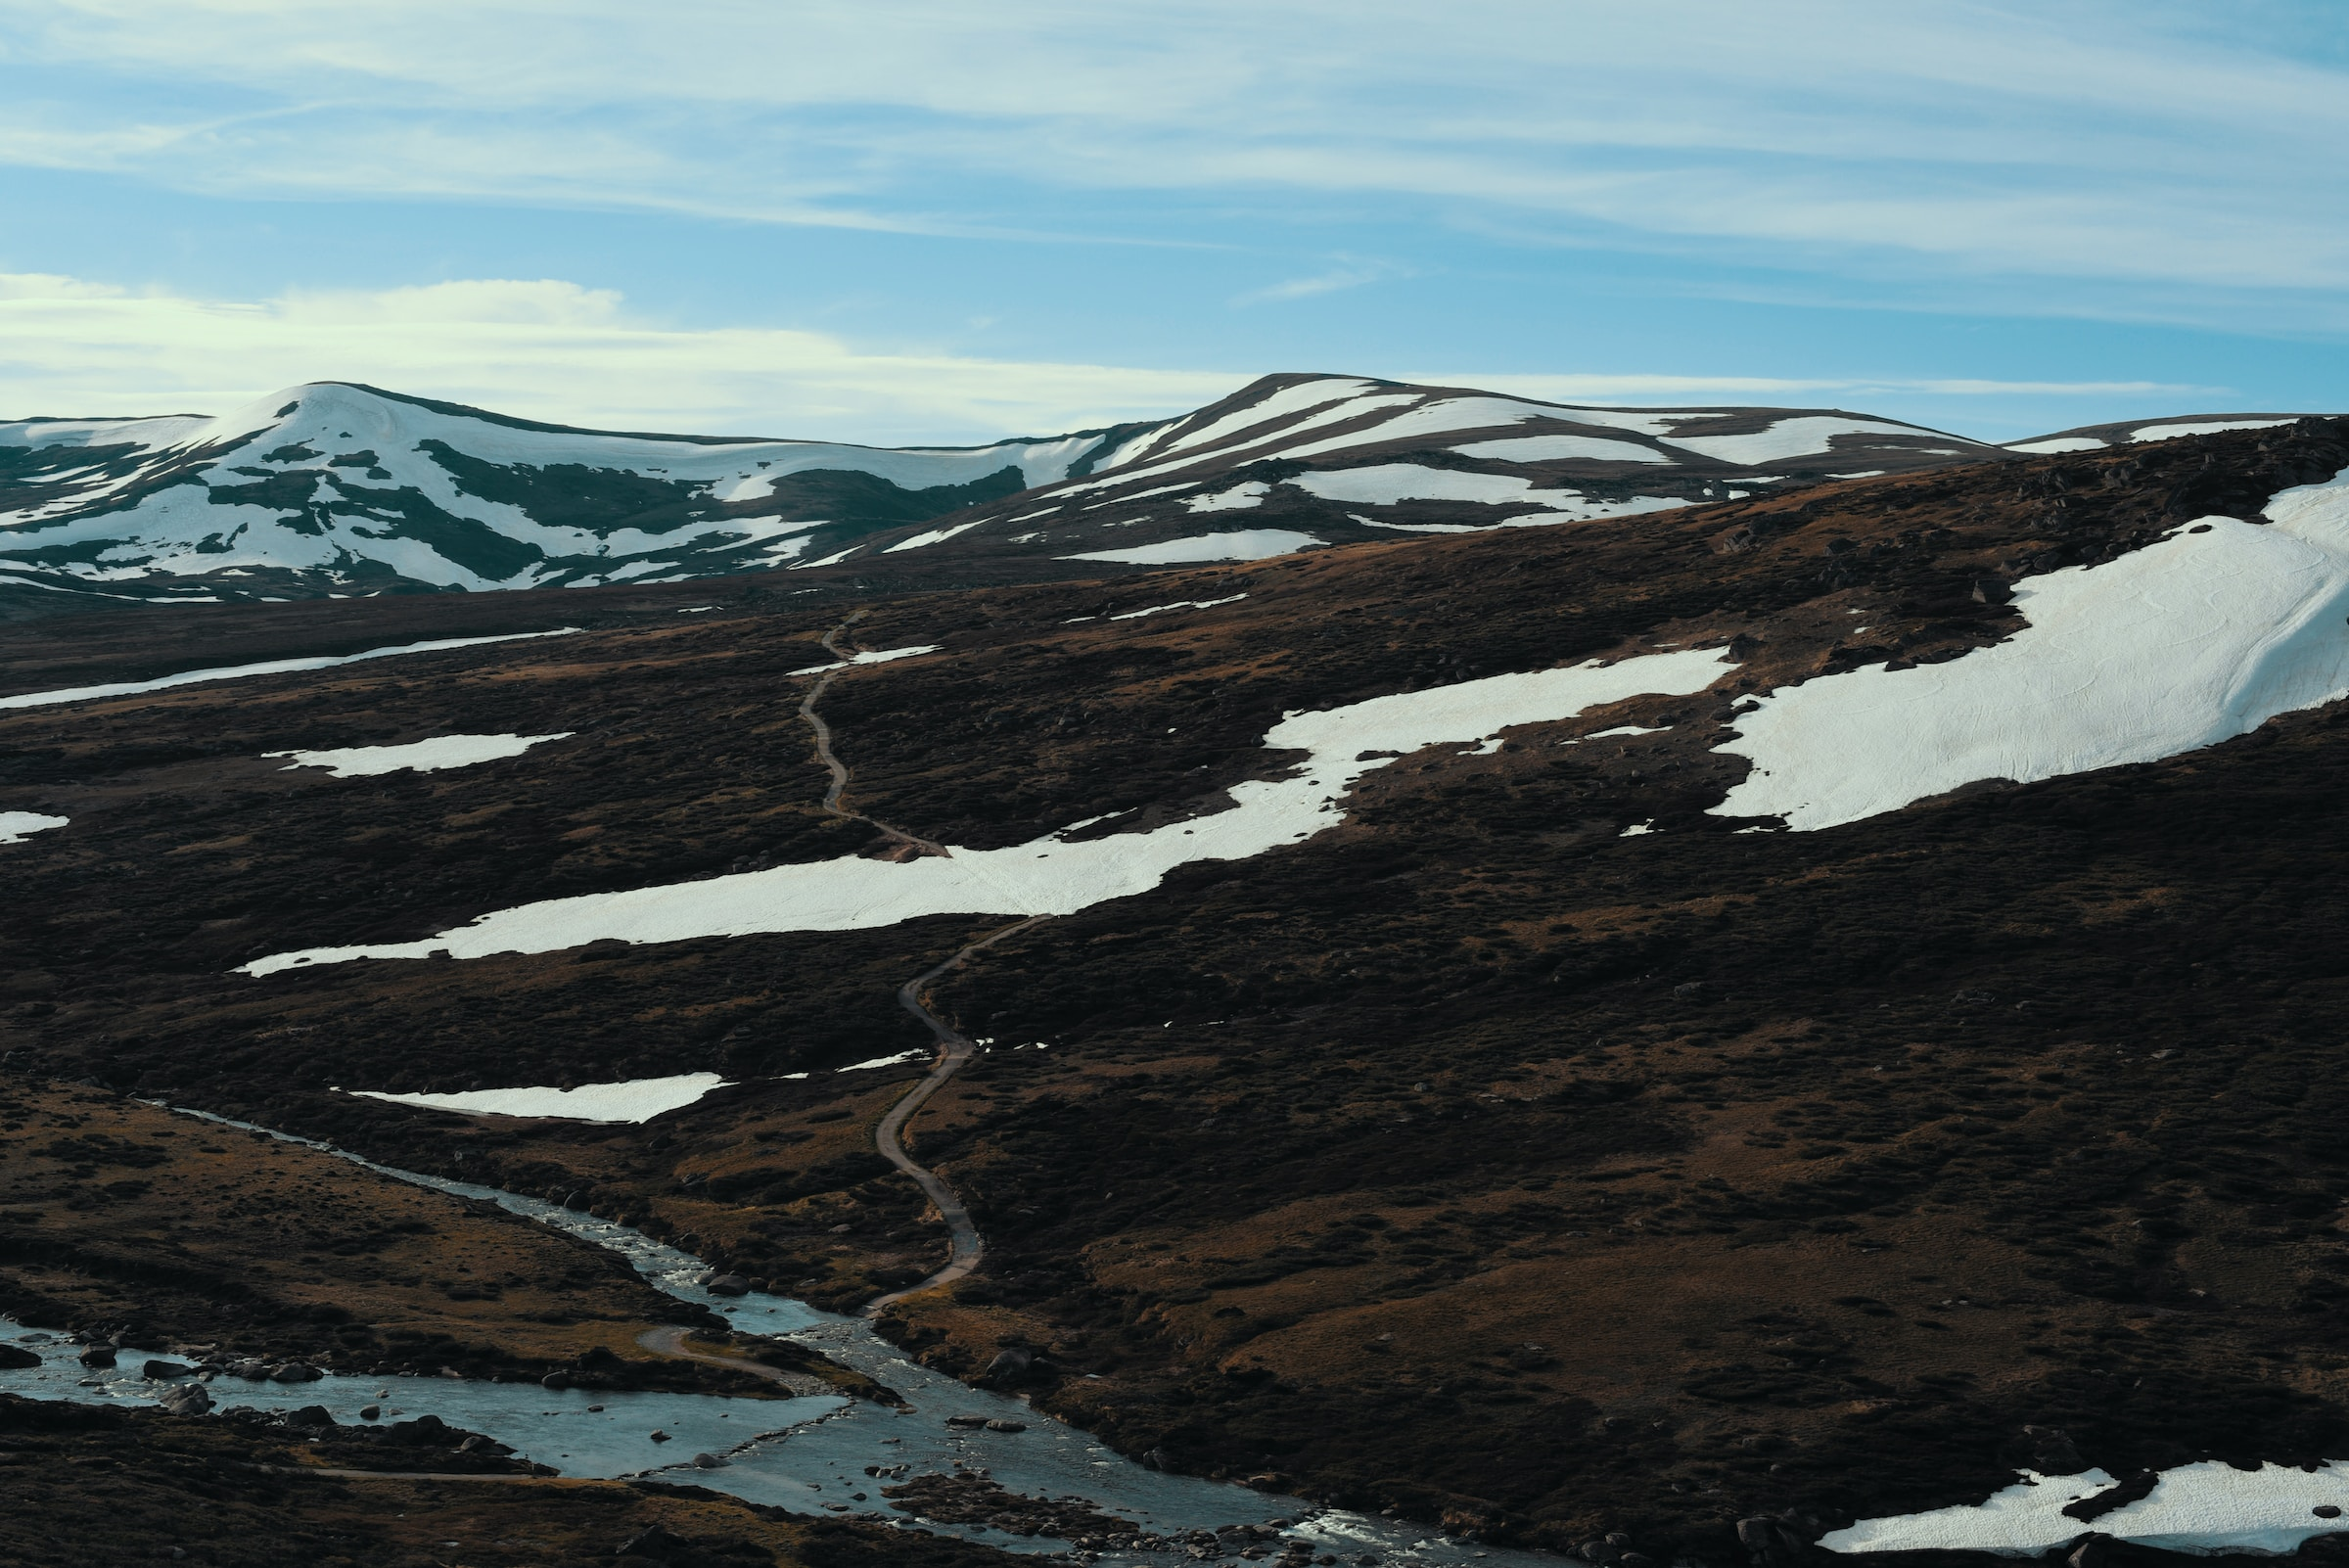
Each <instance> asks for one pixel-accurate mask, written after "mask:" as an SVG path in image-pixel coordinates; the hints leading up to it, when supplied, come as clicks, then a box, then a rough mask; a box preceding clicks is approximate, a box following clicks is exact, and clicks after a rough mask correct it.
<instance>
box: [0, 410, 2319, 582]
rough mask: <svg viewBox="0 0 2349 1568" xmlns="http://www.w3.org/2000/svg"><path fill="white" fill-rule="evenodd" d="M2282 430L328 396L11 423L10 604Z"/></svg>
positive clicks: (1787, 478) (1115, 525)
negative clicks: (923, 441) (682, 410)
mask: <svg viewBox="0 0 2349 1568" xmlns="http://www.w3.org/2000/svg"><path fill="white" fill-rule="evenodd" d="M2288 417H2293V416H2280V415H2260V416H2209V415H2205V416H2191V417H2190V418H2188V417H2182V418H2179V419H2173V420H2169V421H2138V422H2136V423H2135V426H2097V427H2081V428H2080V430H2079V431H2077V432H2072V433H2059V434H2058V435H2057V436H2055V437H2049V438H2034V441H2032V442H2022V443H2007V444H2006V445H2004V446H2001V445H1995V444H1992V443H1989V442H1982V441H1975V440H1972V439H1970V438H1964V437H1957V436H1953V435H1950V434H1948V433H1946V432H1939V431H1934V430H1931V429H1928V428H1926V427H1922V426H1916V425H1911V424H1908V423H1906V422H1902V421H1893V420H1884V419H1880V418H1877V417H1875V416H1870V415H1866V414H1861V413H1853V412H1850V411H1846V410H1834V409H1794V408H1772V407H1760V406H1741V407H1703V408H1679V409H1673V408H1605V407H1599V406H1596V405H1581V404H1565V403H1548V402H1542V401H1539V400H1534V399H1527V398H1518V397H1504V396H1499V395H1496V394H1492V393H1487V392H1479V391H1477V390H1476V389H1473V388H1449V387H1427V386H1415V385H1411V384H1405V383H1397V382H1386V381H1379V380H1376V379H1373V378H1362V377H1346V376H1332V375H1305V374H1283V375H1273V376H1267V377H1263V378H1260V379H1259V380H1258V381H1256V382H1253V383H1251V384H1249V385H1248V386H1247V387H1243V388H1241V389H1238V390H1237V391H1235V392H1233V393H1232V394H1231V395H1229V396H1227V397H1225V398H1222V399H1220V400H1219V401H1217V402H1215V403H1211V404H1208V405H1206V406H1204V407H1202V408H1199V409H1195V410H1192V411H1191V412H1189V413H1186V414H1180V415H1175V416H1172V417H1170V418H1168V419H1164V420H1156V421H1139V422H1133V421H1129V422H1126V423H1123V424H1117V425H1111V426H1105V427H1100V428H1096V429H1088V430H1082V431H1076V432H1070V433H1067V434H1064V435H1059V436H1047V437H1037V438H1017V439H1006V440H1001V441H993V442H986V443H981V444H977V445H968V446H918V447H865V446H856V445H853V444H851V443H842V442H832V441H806V440H790V439H775V438H751V437H706V436H691V435H675V434H658V433H646V432H611V431H596V430H589V429H585V428H582V427H577V426H570V425H561V424H555V423H552V422H548V421H541V420H530V419H524V418H521V417H518V416H513V415H506V414H499V413H495V412H492V411H488V410H483V409H477V408H472V407H469V406H467V405H464V404H459V403H453V402H448V401H445V400H442V399H437V398H429V397H421V396H416V395H412V394H408V393H402V392H390V391H386V390H384V389H380V388H374V387H370V386H367V385H365V384H363V383H345V382H319V383H310V384H307V385H305V386H303V387H299V388H295V389H292V390H290V391H289V392H281V393H275V394H272V395H271V396H270V397H266V398H260V399H256V400H254V401H253V402H252V403H249V404H246V405H244V406H242V407H240V408H238V409H235V410H231V411H230V412H229V413H227V414H225V415H220V416H203V415H156V416H142V417H138V418H124V419H64V418H52V417H41V418H33V419H23V420H17V421H11V422H6V423H0V615H16V616H25V615H38V614H42V613H46V612H54V611H57V610H61V609H66V608H86V607H89V606H91V605H94V604H98V603H108V602H122V601H141V600H155V601H161V602H172V603H187V602H190V601H195V602H206V601H210V600H232V601H234V600H254V599H270V598H292V597H312V596H338V595H341V596H348V595H353V594H366V593H382V592H393V593H404V592H429V591H451V590H457V591H468V592H479V591H489V590H512V589H517V588H536V587H580V586H592V585H597V584H608V583H613V582H620V581H627V580H638V579H642V580H650V581H683V580H692V579H699V578H704V577H714V576H729V575H734V574H740V573H745V572H760V571H768V570H772V569H776V568H783V569H787V570H791V571H808V570H821V569H826V568H837V567H844V566H845V567H848V568H850V569H852V570H865V569H868V568H871V567H876V566H881V565H883V564H884V563H882V561H881V558H882V557H884V556H886V557H889V558H890V559H889V560H888V561H887V563H886V566H887V568H888V569H889V571H890V572H892V573H898V574H902V573H905V572H908V571H910V572H913V573H915V574H916V575H929V576H936V577H938V578H940V579H941V580H977V579H987V580H1003V579H1006V578H1009V577H1020V576H1027V577H1035V578H1052V577H1070V576H1082V575H1085V574H1087V573H1097V572H1100V571H1103V570H1123V569H1135V570H1147V569H1152V568H1158V567H1165V566H1170V565H1180V564H1183V563H1186V562H1198V561H1206V560H1214V559H1255V558H1263V557H1265V556H1268V555H1274V554H1281V553H1286V552H1288V551H1291V550H1296V549H1311V548H1319V547H1324V546H1327V545H1332V544H1337V543H1345V542H1357V541H1362V540H1369V539H1380V538H1384V539H1388V540H1393V539H1395V538H1397V537H1401V536H1407V535H1409V534H1411V533H1414V532H1418V533H1431V532H1456V531H1468V530H1477V529H1482V528H1492V527H1525V526H1543V525H1553V524H1568V523H1577V522H1590V521H1595V520H1598V519H1602V518H1606V517H1620V516H1635V515H1639V514H1641V513H1645V512H1652V511H1658V510H1666V509H1672V508H1677V507H1680V506H1685V505H1693V504H1699V503H1701V502H1704V501H1707V500H1715V499H1724V498H1734V497H1735V496H1736V495H1739V494H1751V493H1761V492H1763V491H1764V489H1765V487H1767V488H1768V489H1769V490H1773V491H1782V490H1784V489H1786V488H1787V487H1789V486H1799V485H1808V484H1833V483H1844V482H1847V481H1849V480H1852V479H1856V478H1867V477H1874V476H1878V475H1882V474H1887V473H1906V472H1917V471H1921V470H1923V469H1928V468H1933V467H1939V466H1947V465H1949V464H1953V463H1960V462H1968V461H1981V462H1995V461H2004V460H2007V459H2009V458H2011V457H2013V456H2016V455H2029V454H2026V453H2024V451H2023V450H2022V449H2023V448H2028V447H2032V446H2034V445H2038V446H2045V444H2046V443H2047V442H2048V441H2051V440H2061V441H2067V442H2085V441H2090V440H2094V441H2096V442H2097V443H2098V444H2106V443H2109V442H2110V441H2112V440H2119V439H2126V438H2129V437H2130V434H2131V432H2132V431H2133V430H2134V429H2137V428H2152V427H2159V426H2161V425H2164V424H2168V425H2172V426H2178V427H2181V428H2186V427H2191V428H2193V429H2224V428H2238V427H2239V425H2240V422H2242V421H2245V420H2258V421H2280V420H2283V419H2286V418H2288ZM2231 421H2232V422H2234V423H2230V422H2231ZM2063 449H2066V450H2069V449H2086V448H2085V447H2075V446H2071V445H2067V446H2065V447H2064V448H2063ZM998 460H999V461H998ZM1773 470H1783V471H1784V472H1773ZM1171 497H1174V498H1171ZM1023 524H1025V525H1033V526H1030V527H1027V528H1026V529H1025V530H1022V531H1015V528H1016V527H1017V526H1019V525H1023ZM974 574H976V577H974Z"/></svg>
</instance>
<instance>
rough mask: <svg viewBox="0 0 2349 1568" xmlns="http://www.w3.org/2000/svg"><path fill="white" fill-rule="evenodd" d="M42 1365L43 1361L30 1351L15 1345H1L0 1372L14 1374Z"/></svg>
mask: <svg viewBox="0 0 2349 1568" xmlns="http://www.w3.org/2000/svg"><path fill="white" fill-rule="evenodd" d="M40 1364H41V1359H40V1358H39V1357H38V1356H35V1355H34V1354H33V1353H32V1352H30V1351H28V1350H24V1349H22V1348H21V1347H19V1346H15V1345H0V1370H5V1371H11V1372H13V1371H19V1370H21V1369H23V1368H24V1367H27V1366H38V1365H40Z"/></svg>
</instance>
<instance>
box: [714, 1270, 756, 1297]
mask: <svg viewBox="0 0 2349 1568" xmlns="http://www.w3.org/2000/svg"><path fill="white" fill-rule="evenodd" d="M703 1288H704V1289H705V1290H707V1291H709V1292H710V1294H711V1295H713V1296H747V1295H749V1294H750V1293H751V1282H750V1281H749V1280H747V1279H745V1278H743V1277H742V1275H740V1274H719V1275H717V1276H716V1277H715V1278H714V1279H712V1280H711V1281H710V1283H709V1284H707V1285H705V1286H704V1287H703Z"/></svg>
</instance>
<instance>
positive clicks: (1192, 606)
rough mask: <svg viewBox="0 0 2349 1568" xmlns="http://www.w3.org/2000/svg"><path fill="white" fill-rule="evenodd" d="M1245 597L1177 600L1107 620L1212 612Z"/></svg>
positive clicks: (1234, 595)
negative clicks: (1186, 612)
mask: <svg viewBox="0 0 2349 1568" xmlns="http://www.w3.org/2000/svg"><path fill="white" fill-rule="evenodd" d="M1247 597H1248V595H1246V594H1244V593H1235V594H1233V595H1232V596H1231V597H1230V598H1228V599H1177V600H1176V601H1174V603H1173V604H1154V605H1152V606H1151V607H1150V608H1149V609H1147V610H1128V611H1127V612H1126V613H1125V614H1124V615H1121V616H1111V617H1110V618H1109V619H1110V620H1112V621H1139V620H1141V619H1142V617H1144V616H1156V615H1164V614H1166V612H1168V611H1169V610H1213V609H1214V608H1215V607H1216V606H1218V605H1220V604H1238V603H1239V602H1240V601H1241V600H1242V599H1245V598H1247ZM1079 619H1080V620H1083V621H1090V620H1092V619H1093V618H1092V617H1090V616H1082V617H1080V618H1079Z"/></svg>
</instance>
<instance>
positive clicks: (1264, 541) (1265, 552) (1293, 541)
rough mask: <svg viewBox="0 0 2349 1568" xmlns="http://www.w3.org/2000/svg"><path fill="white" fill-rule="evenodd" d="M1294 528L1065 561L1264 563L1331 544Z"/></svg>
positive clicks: (1206, 536) (1203, 536) (1200, 536)
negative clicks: (1272, 558) (1276, 557)
mask: <svg viewBox="0 0 2349 1568" xmlns="http://www.w3.org/2000/svg"><path fill="white" fill-rule="evenodd" d="M1327 542H1328V541H1327V540H1324V539H1316V538H1314V537H1313V535H1312V534H1310V533H1299V532H1298V531H1297V530H1294V529H1241V530H1235V531H1233V532H1230V533H1197V534H1193V535H1191V536H1190V537H1189V538H1183V539H1161V540H1160V541H1159V542H1158V543H1156V544H1137V545H1135V546H1133V547H1132V548H1131V549H1126V550H1088V551H1086V552H1085V553H1083V554H1082V555H1064V556H1062V557H1061V558H1060V559H1062V560H1063V561H1123V562H1126V563H1128V564H1129V565H1132V566H1174V565H1179V564H1181V563H1183V562H1188V561H1263V560H1267V559H1268V558H1269V557H1272V556H1276V555H1289V554H1292V553H1294V552H1296V551H1298V550H1310V549H1313V548H1314V547H1316V546H1318V545H1321V544H1324V543H1327Z"/></svg>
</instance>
